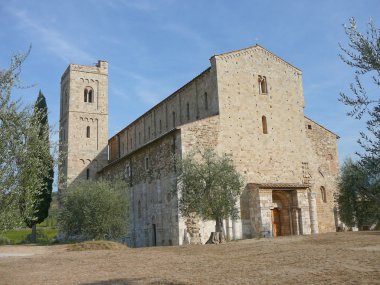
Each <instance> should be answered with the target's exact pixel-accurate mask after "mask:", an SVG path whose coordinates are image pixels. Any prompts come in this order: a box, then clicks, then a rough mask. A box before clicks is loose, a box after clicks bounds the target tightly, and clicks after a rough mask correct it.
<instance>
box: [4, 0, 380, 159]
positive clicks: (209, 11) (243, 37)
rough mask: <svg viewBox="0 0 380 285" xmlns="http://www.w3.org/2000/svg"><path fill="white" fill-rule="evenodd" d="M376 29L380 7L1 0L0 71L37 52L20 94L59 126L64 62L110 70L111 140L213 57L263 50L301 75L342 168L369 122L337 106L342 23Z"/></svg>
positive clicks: (346, 71) (342, 83) (311, 111)
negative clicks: (101, 63) (42, 102)
mask: <svg viewBox="0 0 380 285" xmlns="http://www.w3.org/2000/svg"><path fill="white" fill-rule="evenodd" d="M350 17H355V18H356V20H357V22H358V26H359V29H361V30H362V31H364V29H365V28H366V23H367V22H368V20H369V19H370V18H372V19H374V21H375V23H376V25H377V27H379V26H380V20H378V19H379V18H380V1H379V0H373V1H370V0H368V1H367V0H361V1H353V0H344V1H341V0H337V1H327V0H326V1H324V0H322V1H315V0H314V1H306V0H305V1H301V0H292V1H285V0H282V1H281V0H279V1H269V0H268V1H253V0H251V1H214V0H208V1H206V0H203V1H201V0H192V1H175V0H157V1H145V0H140V1H137V0H136V1H133V0H131V1H122V0H108V1H105V0H104V1H96V0H81V1H74V0H65V1H52V0H42V1H11V0H0V27H1V28H0V68H5V67H7V66H8V65H9V59H10V57H11V55H12V54H14V53H15V52H22V51H26V50H27V49H28V47H29V45H30V44H31V45H32V51H31V54H30V56H29V57H28V59H27V61H26V62H25V64H24V66H23V72H22V78H23V81H24V82H25V84H26V85H33V84H35V85H34V86H33V87H31V88H28V89H23V90H17V91H16V92H15V96H22V97H23V100H24V102H29V103H33V102H34V101H35V99H36V97H37V94H38V90H39V89H41V90H42V91H43V93H44V94H45V96H46V98H47V102H48V107H49V111H50V117H49V120H50V123H51V124H55V126H56V127H58V120H59V90H60V86H59V84H60V77H61V75H62V73H63V72H64V70H65V69H66V67H67V65H68V64H70V63H78V64H84V65H93V64H95V63H96V62H97V60H98V59H104V60H107V61H108V63H109V134H110V135H113V134H115V133H116V132H117V131H119V130H120V129H122V128H123V127H125V126H126V125H127V124H128V123H130V122H132V121H133V120H134V119H136V118H137V117H138V116H139V115H141V114H142V113H143V112H145V111H146V110H148V109H149V108H150V107H152V106H153V105H154V104H156V103H158V102H159V101H160V100H162V99H163V98H165V97H166V96H168V95H169V94H171V93H172V92H173V91H175V90H176V89H178V88H179V87H181V86H182V85H183V84H185V83H186V82H188V81H189V80H190V79H192V78H193V77H194V76H196V75H197V74H199V73H200V72H202V71H203V70H204V69H205V68H207V67H208V66H209V58H210V57H211V56H212V55H214V54H219V53H223V52H227V51H231V50H235V49H240V48H244V47H248V46H251V45H254V44H256V43H259V44H260V45H262V46H263V47H265V48H267V49H268V50H270V51H271V52H273V53H275V54H276V55H278V56H280V57H281V58H283V59H285V60H286V61H288V62H289V63H291V64H293V65H295V66H296V67H298V68H300V69H301V70H302V71H303V87H304V95H305V101H306V108H305V115H307V116H308V117H310V118H311V119H313V120H315V121H317V122H318V123H320V124H322V125H324V126H325V127H327V128H328V129H330V130H332V131H333V132H335V133H337V134H338V135H339V136H340V137H341V138H340V140H339V156H340V159H341V161H342V160H343V159H344V158H346V157H348V156H354V153H355V151H360V148H359V146H358V145H357V143H356V140H357V139H358V137H359V131H360V130H361V129H363V128H364V123H363V122H358V121H356V120H354V119H352V118H348V117H347V116H346V115H345V113H346V112H347V110H348V109H347V108H346V107H345V106H343V105H342V104H341V103H340V102H338V96H339V92H341V91H344V92H349V83H350V82H352V80H353V70H351V69H350V68H349V67H348V66H346V65H345V64H344V63H342V62H341V61H340V59H339V58H338V54H339V52H340V50H339V46H338V43H339V42H340V43H342V44H343V45H345V44H346V43H347V38H346V35H345V33H344V29H343V26H342V25H343V24H347V23H348V19H349V18H350Z"/></svg>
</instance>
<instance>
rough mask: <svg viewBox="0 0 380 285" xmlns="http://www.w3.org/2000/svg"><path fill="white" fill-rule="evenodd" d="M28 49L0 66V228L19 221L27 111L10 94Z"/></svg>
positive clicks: (8, 226) (17, 83)
mask: <svg viewBox="0 0 380 285" xmlns="http://www.w3.org/2000/svg"><path fill="white" fill-rule="evenodd" d="M29 51H30V50H29ZM29 51H28V52H27V53H25V54H16V55H14V56H13V57H12V59H11V64H10V66H9V68H6V69H1V70H0V185H1V188H0V231H1V230H5V229H10V228H13V227H16V226H19V225H20V224H21V223H22V219H21V217H20V215H19V209H18V204H17V201H18V198H19V195H18V194H19V189H20V171H19V170H20V169H19V166H20V163H21V161H22V160H23V157H24V156H23V154H24V143H25V133H26V131H27V127H26V126H25V122H27V121H28V118H29V115H30V112H29V110H28V108H26V107H23V106H22V104H21V102H20V100H13V99H12V97H11V94H12V90H13V88H17V87H21V86H22V84H21V81H20V73H21V67H22V64H23V62H24V61H25V59H26V58H27V56H28V54H29Z"/></svg>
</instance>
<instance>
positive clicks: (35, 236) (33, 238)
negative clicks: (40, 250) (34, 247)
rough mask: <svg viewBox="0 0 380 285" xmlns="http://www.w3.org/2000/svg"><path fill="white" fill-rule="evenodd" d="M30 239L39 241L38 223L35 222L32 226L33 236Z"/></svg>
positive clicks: (33, 241) (34, 241)
mask: <svg viewBox="0 0 380 285" xmlns="http://www.w3.org/2000/svg"><path fill="white" fill-rule="evenodd" d="M30 241H31V242H32V243H36V241H37V228H36V224H33V226H32V236H31V237H30Z"/></svg>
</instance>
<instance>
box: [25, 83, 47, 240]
mask: <svg viewBox="0 0 380 285" xmlns="http://www.w3.org/2000/svg"><path fill="white" fill-rule="evenodd" d="M24 162H25V163H24V164H23V167H22V172H23V175H22V176H23V179H22V195H21V196H20V213H21V215H22V217H23V219H24V222H25V224H26V225H27V226H28V227H29V228H31V229H32V237H31V240H32V241H33V242H35V241H36V225H37V224H39V223H41V222H43V221H44V220H45V219H46V218H47V216H48V214H49V207H50V203H51V199H52V198H51V195H52V194H51V193H52V189H53V179H54V168H53V167H54V165H53V158H52V156H51V154H50V141H49V124H48V111H47V104H46V99H45V96H44V95H43V94H42V92H41V90H40V92H39V94H38V98H37V101H36V103H35V106H34V112H33V116H32V118H31V122H30V133H29V134H28V136H27V137H26V151H25V157H24Z"/></svg>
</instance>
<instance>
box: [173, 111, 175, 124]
mask: <svg viewBox="0 0 380 285" xmlns="http://www.w3.org/2000/svg"><path fill="white" fill-rule="evenodd" d="M173 128H175V112H173Z"/></svg>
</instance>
